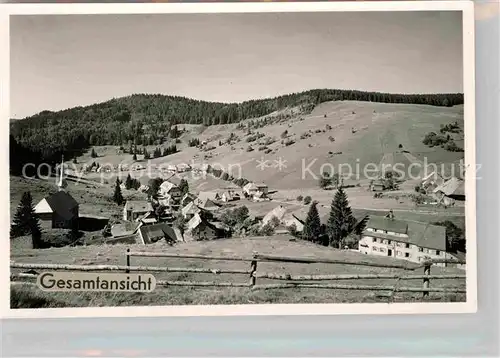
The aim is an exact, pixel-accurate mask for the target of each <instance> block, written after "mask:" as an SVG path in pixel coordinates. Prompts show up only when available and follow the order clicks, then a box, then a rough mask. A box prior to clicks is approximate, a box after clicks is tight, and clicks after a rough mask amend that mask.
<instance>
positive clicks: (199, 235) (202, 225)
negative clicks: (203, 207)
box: [184, 214, 230, 241]
mask: <svg viewBox="0 0 500 358" xmlns="http://www.w3.org/2000/svg"><path fill="white" fill-rule="evenodd" d="M228 236H230V230H229V229H228V228H227V227H226V226H225V225H223V224H222V223H219V222H215V221H207V220H205V219H203V218H202V217H201V216H200V214H195V215H194V216H193V217H192V218H191V220H189V221H188V223H187V224H186V232H185V233H184V238H185V240H186V241H191V240H212V239H216V238H222V237H228Z"/></svg>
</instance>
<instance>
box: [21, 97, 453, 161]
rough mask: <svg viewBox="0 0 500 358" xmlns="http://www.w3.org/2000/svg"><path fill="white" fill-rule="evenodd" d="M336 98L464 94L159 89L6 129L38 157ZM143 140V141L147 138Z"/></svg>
mask: <svg viewBox="0 0 500 358" xmlns="http://www.w3.org/2000/svg"><path fill="white" fill-rule="evenodd" d="M335 100H356V101H371V102H385V103H407V104H426V105H432V106H454V105H457V104H463V94H460V93H457V94H427V95H425V94H424V95H404V94H389V93H376V92H362V91H349V90H337V89H316V90H310V91H305V92H301V93H293V94H288V95H284V96H279V97H275V98H268V99H258V100H251V101H245V102H242V103H218V102H205V101H199V100H194V99H189V98H185V97H177V96H165V95H159V94H154V95H150V94H135V95H131V96H128V97H122V98H115V99H112V100H109V101H107V102H103V103H98V104H93V105H90V106H85V107H74V108H70V109H65V110H62V111H58V112H52V111H43V112H41V113H39V114H36V115H34V116H31V117H27V118H24V119H21V120H17V121H13V122H12V123H11V135H12V136H13V138H15V139H16V141H17V144H18V145H20V146H23V147H24V148H27V149H30V150H36V151H39V152H40V154H41V155H42V157H43V158H50V157H53V156H60V154H62V153H65V154H66V155H67V156H68V157H71V156H72V155H73V154H75V155H76V154H77V153H78V152H80V151H82V150H86V149H87V148H89V146H91V145H122V144H126V143H127V142H128V141H136V143H137V144H139V145H140V144H153V143H157V142H162V141H163V140H165V139H166V138H165V137H166V136H168V133H169V131H170V128H171V126H172V125H175V124H180V123H190V124H205V125H213V124H225V123H236V122H239V121H241V120H244V119H247V118H253V117H260V116H264V115H266V114H269V113H271V112H274V111H277V110H280V109H283V108H286V107H299V108H300V109H301V111H303V112H307V111H310V110H311V109H312V108H314V106H315V105H317V104H319V103H322V102H327V101H335ZM146 142H147V143H146Z"/></svg>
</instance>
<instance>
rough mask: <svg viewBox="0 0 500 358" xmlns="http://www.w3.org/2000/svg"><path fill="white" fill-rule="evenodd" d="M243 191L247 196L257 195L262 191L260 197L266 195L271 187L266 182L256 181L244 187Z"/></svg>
mask: <svg viewBox="0 0 500 358" xmlns="http://www.w3.org/2000/svg"><path fill="white" fill-rule="evenodd" d="M243 192H244V193H245V194H246V195H247V196H252V197H256V195H257V194H258V193H261V194H259V197H266V196H267V194H268V192H269V188H268V187H267V185H266V184H264V183H258V184H256V183H252V182H250V183H248V184H247V185H245V186H244V187H243Z"/></svg>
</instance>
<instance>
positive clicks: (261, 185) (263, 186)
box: [255, 183, 269, 195]
mask: <svg viewBox="0 0 500 358" xmlns="http://www.w3.org/2000/svg"><path fill="white" fill-rule="evenodd" d="M255 186H256V187H257V191H260V192H261V193H263V194H264V195H267V194H268V193H269V188H268V186H267V185H266V184H264V183H257V184H255Z"/></svg>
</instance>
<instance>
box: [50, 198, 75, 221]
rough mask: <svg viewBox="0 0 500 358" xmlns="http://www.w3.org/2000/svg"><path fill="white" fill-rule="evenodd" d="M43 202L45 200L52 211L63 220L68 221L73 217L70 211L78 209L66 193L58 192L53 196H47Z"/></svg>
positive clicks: (73, 200)
mask: <svg viewBox="0 0 500 358" xmlns="http://www.w3.org/2000/svg"><path fill="white" fill-rule="evenodd" d="M45 200H47V203H48V204H49V206H50V207H51V209H52V211H53V212H54V213H57V215H59V216H61V217H62V218H63V219H65V220H70V219H72V218H73V217H74V216H75V215H74V214H73V213H72V212H71V210H73V209H74V208H76V207H78V203H77V202H76V200H75V199H74V198H73V197H72V196H71V195H69V194H68V193H67V192H65V191H58V192H57V193H55V194H52V195H49V196H48V197H47V198H45Z"/></svg>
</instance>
